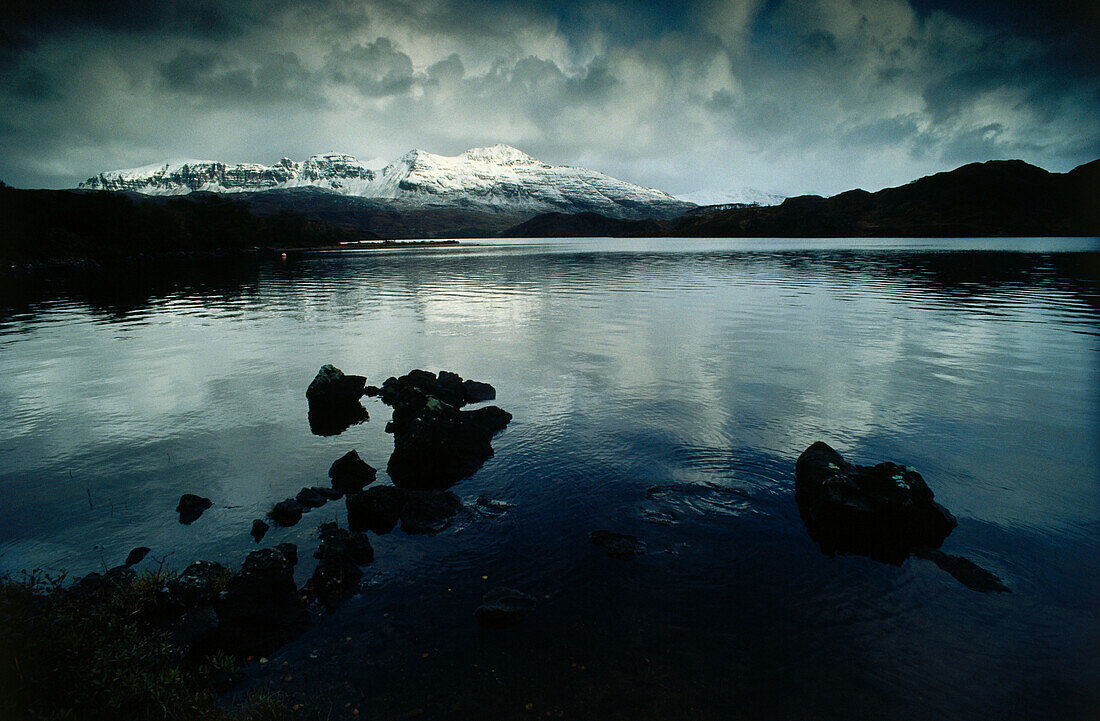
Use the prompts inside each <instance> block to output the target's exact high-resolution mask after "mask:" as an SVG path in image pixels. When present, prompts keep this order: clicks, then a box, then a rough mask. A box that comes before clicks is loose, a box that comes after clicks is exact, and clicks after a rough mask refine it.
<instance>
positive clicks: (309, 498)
mask: <svg viewBox="0 0 1100 721" xmlns="http://www.w3.org/2000/svg"><path fill="white" fill-rule="evenodd" d="M294 500H296V501H298V504H299V505H301V506H304V507H305V508H320V507H321V506H323V505H325V504H326V503H328V499H327V498H325V497H324V496H322V495H321V494H320V493H318V492H317V491H315V490H313V489H312V488H303V489H302V490H300V491H298V495H296V496H294Z"/></svg>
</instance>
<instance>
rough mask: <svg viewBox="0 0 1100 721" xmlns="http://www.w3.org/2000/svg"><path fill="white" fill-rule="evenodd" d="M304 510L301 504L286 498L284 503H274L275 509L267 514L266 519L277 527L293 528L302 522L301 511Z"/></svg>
mask: <svg viewBox="0 0 1100 721" xmlns="http://www.w3.org/2000/svg"><path fill="white" fill-rule="evenodd" d="M304 510H305V508H304V507H303V506H302V504H300V503H298V501H296V500H295V499H293V498H288V499H286V500H285V501H279V502H278V503H276V504H275V507H274V508H272V509H271V510H270V511H268V512H267V517H268V518H270V519H271V520H272V521H274V522H275V524H276V525H278V526H284V527H286V526H293V525H294V524H295V523H297V522H298V521H300V520H302V511H304Z"/></svg>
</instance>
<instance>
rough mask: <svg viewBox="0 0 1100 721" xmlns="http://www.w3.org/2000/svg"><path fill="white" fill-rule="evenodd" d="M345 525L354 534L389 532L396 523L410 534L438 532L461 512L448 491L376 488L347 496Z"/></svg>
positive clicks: (460, 505) (455, 499) (457, 501)
mask: <svg viewBox="0 0 1100 721" xmlns="http://www.w3.org/2000/svg"><path fill="white" fill-rule="evenodd" d="M347 507H348V526H349V527H350V528H351V529H352V530H355V531H368V530H369V531H374V532H375V533H380V534H382V533H389V532H390V531H392V530H393V528H394V526H396V525H397V522H398V521H400V522H401V530H402V531H404V532H405V533H409V534H417V533H428V534H433V533H438V532H440V531H442V530H443V529H444V528H446V527H447V526H449V525H450V524H451V521H452V519H453V518H454V516H455V515H456V514H457V513H458V512H459V511H460V510H461V509H462V499H460V498H459V497H458V496H456V495H455V494H454V493H451V492H450V491H437V490H431V491H427V490H414V489H407V488H399V487H397V486H375V487H373V488H368V489H366V490H365V491H363V492H362V493H356V494H354V495H351V496H348V498H347Z"/></svg>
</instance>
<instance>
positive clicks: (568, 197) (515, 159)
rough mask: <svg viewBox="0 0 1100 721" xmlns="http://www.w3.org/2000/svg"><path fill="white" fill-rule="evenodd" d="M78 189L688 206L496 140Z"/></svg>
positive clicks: (199, 166) (640, 213)
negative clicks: (382, 161) (377, 162)
mask: <svg viewBox="0 0 1100 721" xmlns="http://www.w3.org/2000/svg"><path fill="white" fill-rule="evenodd" d="M79 187H80V189H82V190H105V191H114V192H119V191H126V192H133V193H140V194H142V195H154V196H156V195H187V194H190V193H194V192H209V193H227V194H228V193H233V194H237V193H261V192H267V191H272V190H288V189H292V188H304V187H315V188H319V189H322V190H327V191H330V192H333V193H336V194H340V195H346V196H354V197H361V198H374V199H380V200H387V201H392V202H393V203H397V204H401V205H405V206H481V207H484V208H486V209H489V210H491V209H494V208H496V209H510V210H515V211H522V212H525V213H528V214H534V213H539V212H550V211H556V212H599V213H601V214H604V215H608V216H610V217H618V218H640V217H645V216H647V215H657V216H658V217H671V216H674V215H677V214H679V213H681V212H683V211H685V210H687V209H689V208H691V207H694V204H692V203H690V202H687V201H683V200H680V199H677V198H675V197H673V196H671V195H669V194H668V193H665V192H664V191H661V190H657V189H655V188H647V187H644V186H640V185H636V184H634V183H628V182H626V181H623V180H618V179H616V178H613V177H611V176H609V175H606V174H604V173H601V172H599V171H595V170H590V169H588V168H581V167H575V166H568V165H550V164H548V163H544V162H542V161H540V160H538V159H536V158H533V157H531V156H530V155H528V154H526V153H524V152H523V151H521V150H519V149H517V148H514V147H512V146H509V145H504V144H502V143H499V144H496V145H491V146H487V147H480V148H470V149H468V150H466V151H464V152H463V153H460V154H459V155H457V156H445V155H438V154H435V153H429V152H427V151H425V150H421V149H419V148H414V149H413V150H410V151H408V152H407V153H405V154H404V155H402V156H401V157H399V158H398V159H396V160H394V161H392V162H390V163H388V164H386V165H385V166H384V167H383V168H381V169H378V168H374V167H369V166H368V165H367V164H365V163H362V162H361V161H359V160H358V159H357V158H355V157H354V156H351V155H347V154H344V153H326V154H322V155H313V156H311V157H309V158H307V159H306V160H303V161H301V162H297V161H293V160H291V159H289V158H283V159H281V160H280V161H279V162H277V163H276V164H274V165H271V166H267V165H261V164H258V163H237V164H236V165H229V164H227V163H223V162H219V161H208V160H181V161H173V162H165V163H160V164H152V165H146V166H142V167H139V168H129V169H122V170H112V171H106V172H103V173H99V174H98V175H95V176H92V177H91V178H89V179H88V180H86V181H85V182H83V183H81V184H80V186H79Z"/></svg>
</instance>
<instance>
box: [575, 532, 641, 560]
mask: <svg viewBox="0 0 1100 721" xmlns="http://www.w3.org/2000/svg"><path fill="white" fill-rule="evenodd" d="M588 538H589V540H591V541H592V543H594V544H596V545H597V546H599V547H601V548H602V549H603V550H604V553H606V554H607V555H608V556H610V557H611V558H618V559H619V560H621V561H629V560H631V559H633V558H634V556H639V555H641V554H643V553H645V551H646V545H645V541H640V540H638V538H637V537H635V536H630V535H628V534H625V533H615V532H614V531H592V532H591V533H589V534H588Z"/></svg>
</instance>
